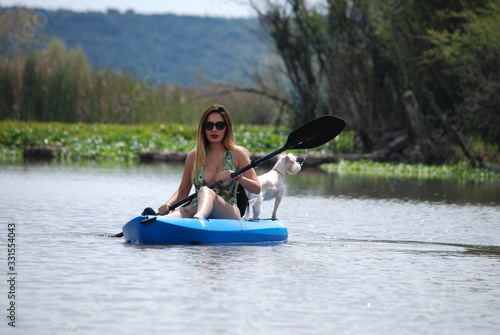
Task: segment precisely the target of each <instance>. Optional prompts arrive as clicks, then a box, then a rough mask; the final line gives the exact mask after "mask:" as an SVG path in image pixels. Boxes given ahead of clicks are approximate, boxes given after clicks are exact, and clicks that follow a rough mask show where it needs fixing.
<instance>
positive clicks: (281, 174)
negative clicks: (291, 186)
mask: <svg viewBox="0 0 500 335" xmlns="http://www.w3.org/2000/svg"><path fill="white" fill-rule="evenodd" d="M273 170H274V171H276V172H278V174H279V175H280V176H281V178H283V179H285V176H283V173H281V172H279V171H278V170H276V169H273Z"/></svg>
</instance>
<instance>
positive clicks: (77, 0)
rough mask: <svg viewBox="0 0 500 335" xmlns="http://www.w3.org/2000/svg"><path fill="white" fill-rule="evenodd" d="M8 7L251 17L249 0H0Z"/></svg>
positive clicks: (251, 11)
mask: <svg viewBox="0 0 500 335" xmlns="http://www.w3.org/2000/svg"><path fill="white" fill-rule="evenodd" d="M0 5H1V6H5V7H12V6H24V7H29V8H45V9H51V10H57V9H69V10H73V11H80V12H85V11H98V12H105V11H107V9H108V8H112V9H117V10H119V11H120V12H125V11H127V10H129V9H133V10H134V11H135V12H136V13H140V14H167V13H168V14H176V15H194V16H214V17H232V18H235V17H252V16H255V13H254V11H253V10H252V9H251V7H250V6H249V1H248V0H163V1H159V0H85V1H84V0H0Z"/></svg>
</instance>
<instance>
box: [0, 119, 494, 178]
mask: <svg viewBox="0 0 500 335" xmlns="http://www.w3.org/2000/svg"><path fill="white" fill-rule="evenodd" d="M288 134H289V130H288V129H285V128H283V127H281V128H275V127H272V126H257V125H241V126H238V127H237V128H236V129H235V135H236V140H237V143H238V144H241V145H243V146H245V147H246V148H247V149H248V150H249V151H250V153H251V156H252V158H254V159H255V158H258V157H260V156H261V155H263V154H267V153H269V152H272V151H274V150H276V149H277V148H278V147H280V146H281V145H282V144H284V143H285V142H286V139H287V137H288ZM195 135H196V126H194V125H180V124H170V125H166V124H163V123H154V124H149V125H119V124H98V123H94V124H87V123H60V122H43V123H42V122H23V121H0V160H1V161H22V159H23V153H24V155H26V149H27V148H32V149H33V148H35V149H36V148H38V149H41V150H43V149H46V153H48V157H49V158H51V159H52V160H54V161H56V162H59V163H66V162H78V161H114V162H122V163H130V162H134V163H138V162H143V163H148V162H167V163H182V162H183V160H184V158H185V155H186V153H187V152H188V151H190V150H191V149H193V148H194V145H195ZM291 152H293V153H294V154H296V155H297V156H299V159H300V161H304V166H305V167H319V169H321V170H322V171H325V172H328V173H337V174H349V175H364V176H383V177H388V178H392V177H393V178H417V179H457V180H460V181H462V182H498V181H500V172H499V171H498V165H497V166H496V169H484V168H472V167H471V166H470V165H469V164H466V163H457V164H452V165H423V164H405V163H401V162H376V161H373V160H372V159H371V157H370V155H364V154H362V153H361V152H360V150H359V149H357V144H356V139H355V135H354V133H353V132H350V131H345V132H343V133H341V134H340V135H339V136H338V137H336V138H335V139H334V140H332V141H331V142H329V143H327V144H325V145H323V146H321V147H319V148H316V149H313V150H308V151H307V152H305V151H303V150H291ZM28 154H29V153H28ZM155 155H156V156H155ZM46 157H47V156H45V158H46ZM29 158H30V157H25V159H26V160H29Z"/></svg>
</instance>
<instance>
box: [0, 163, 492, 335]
mask: <svg viewBox="0 0 500 335" xmlns="http://www.w3.org/2000/svg"><path fill="white" fill-rule="evenodd" d="M263 171H264V170H262V171H260V168H259V171H258V173H259V174H260V173H263ZM181 172H182V167H179V166H169V165H129V166H106V165H102V164H101V165H99V164H92V163H87V164H82V165H77V164H3V165H0V187H1V193H0V209H1V214H0V223H1V225H0V229H1V232H0V241H1V251H0V254H1V255H0V264H1V266H0V268H1V269H2V275H3V276H2V278H3V279H2V285H1V292H0V296H1V300H0V301H1V306H0V307H1V308H0V310H2V311H3V312H1V313H0V314H1V318H0V320H2V321H1V324H0V333H1V334H44V335H50V334H93V335H95V334H110V333H114V334H139V333H142V334H381V335H382V334H498V332H499V331H500V317H499V316H500V209H499V206H498V205H499V199H500V186H499V184H498V183H484V184H475V183H462V182H457V181H447V182H443V181H419V180H396V179H392V180H391V179H385V178H378V179H377V178H361V177H348V176H339V175H334V174H325V173H321V172H318V171H316V170H311V171H309V170H303V171H302V172H300V173H299V174H298V175H296V176H288V177H287V185H288V191H287V196H286V197H285V198H284V200H283V202H282V204H281V206H280V209H279V211H278V217H279V218H280V220H281V221H282V222H283V223H284V224H285V225H286V226H287V227H288V230H289V240H288V242H287V243H281V244H276V245H205V246H204V245H197V246H140V245H132V244H128V243H125V242H124V241H123V239H120V238H112V237H107V236H106V234H115V233H118V232H121V227H122V226H123V224H125V223H126V222H127V221H128V220H129V219H131V218H132V217H134V216H136V215H138V214H139V213H140V212H141V211H142V209H143V208H144V207H146V206H152V207H154V208H156V207H157V206H158V205H159V204H161V203H162V202H164V201H165V200H166V199H167V197H169V196H170V195H171V193H172V192H173V191H174V190H175V188H176V187H177V185H178V182H179V180H180V176H181ZM271 210H272V203H266V204H265V206H264V209H263V216H265V215H266V214H267V215H269V216H270V214H271ZM9 227H15V230H14V233H15V234H14V235H15V256H14V257H15V260H14V262H15V265H14V268H13V269H8V267H7V264H8V263H7V254H8V248H7V244H8V243H9V240H8V237H9V236H10V237H12V236H13V235H12V234H11V235H9V230H8V228H9ZM10 242H12V241H10ZM11 270H13V271H11ZM10 273H14V275H11V274H10ZM12 277H14V282H8V280H10V279H11V278H12ZM11 284H12V285H11ZM12 290H14V291H12ZM9 292H14V293H15V297H12V296H10V297H9ZM12 303H14V304H15V312H14V320H15V323H14V324H15V326H16V327H15V329H14V328H13V327H11V326H9V324H8V323H9V322H12V321H11V320H12V319H9V315H12V313H11V312H10V311H8V310H7V309H8V308H9V307H10V306H11V304H12Z"/></svg>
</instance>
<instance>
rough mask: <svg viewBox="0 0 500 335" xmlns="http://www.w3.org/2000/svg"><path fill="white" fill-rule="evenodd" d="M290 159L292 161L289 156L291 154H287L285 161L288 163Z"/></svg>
mask: <svg viewBox="0 0 500 335" xmlns="http://www.w3.org/2000/svg"><path fill="white" fill-rule="evenodd" d="M289 161H291V158H290V156H289V155H286V156H285V162H287V163H288V162H289Z"/></svg>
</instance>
